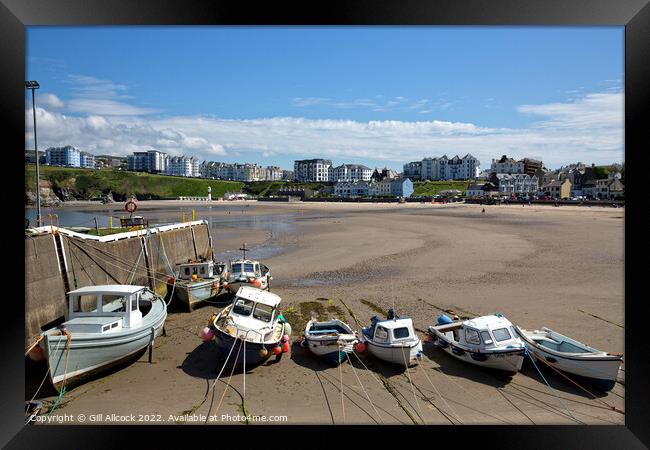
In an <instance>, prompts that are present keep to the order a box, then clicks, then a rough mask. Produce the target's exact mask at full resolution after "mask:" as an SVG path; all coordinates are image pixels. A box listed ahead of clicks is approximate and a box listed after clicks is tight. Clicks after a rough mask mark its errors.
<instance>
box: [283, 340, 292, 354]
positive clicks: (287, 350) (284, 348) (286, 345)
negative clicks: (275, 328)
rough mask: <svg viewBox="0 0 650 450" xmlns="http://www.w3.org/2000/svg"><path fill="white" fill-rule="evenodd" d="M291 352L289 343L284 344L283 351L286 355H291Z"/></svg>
mask: <svg viewBox="0 0 650 450" xmlns="http://www.w3.org/2000/svg"><path fill="white" fill-rule="evenodd" d="M290 350H291V344H289V341H287V342H285V343H284V344H282V351H283V352H284V353H289V351H290Z"/></svg>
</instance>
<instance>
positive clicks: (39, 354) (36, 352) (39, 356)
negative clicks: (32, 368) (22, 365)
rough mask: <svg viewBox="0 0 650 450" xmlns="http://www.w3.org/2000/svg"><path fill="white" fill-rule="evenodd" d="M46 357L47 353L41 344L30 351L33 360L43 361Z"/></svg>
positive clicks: (30, 357)
mask: <svg viewBox="0 0 650 450" xmlns="http://www.w3.org/2000/svg"><path fill="white" fill-rule="evenodd" d="M44 358H45V353H44V352H43V349H42V348H41V347H40V345H37V346H36V347H34V348H33V349H31V350H30V351H29V359H31V360H32V361H42V360H43V359H44Z"/></svg>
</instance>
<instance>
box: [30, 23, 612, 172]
mask: <svg viewBox="0 0 650 450" xmlns="http://www.w3.org/2000/svg"><path fill="white" fill-rule="evenodd" d="M623 37H624V29H623V27H575V28H569V27H353V28H345V27H300V28H291V27H239V28H238V27H29V28H28V33H27V61H26V63H27V75H28V79H35V80H38V81H39V83H40V84H41V86H42V87H41V89H40V90H39V91H38V92H37V96H38V98H37V106H38V107H39V110H38V119H39V120H38V126H39V148H45V147H47V146H50V145H66V144H70V145H75V146H77V147H79V148H81V149H82V150H88V151H91V152H92V153H96V154H128V153H130V152H132V151H134V150H139V149H145V148H157V149H160V150H163V151H167V152H168V153H170V154H186V155H192V154H194V155H197V156H198V157H200V158H201V159H208V160H217V161H226V162H236V161H239V162H256V163H259V164H263V165H270V164H275V165H280V166H281V167H283V168H291V167H292V166H293V160H294V159H300V158H310V157H318V156H322V157H327V158H330V159H332V160H333V161H334V163H335V164H340V163H343V162H360V163H364V164H366V165H368V166H371V167H383V166H388V167H391V168H397V169H399V168H401V166H402V164H403V163H405V162H407V161H411V160H417V159H420V158H422V157H423V156H441V155H442V154H447V155H448V156H453V155H455V154H460V156H463V155H464V154H466V153H471V154H473V155H474V156H477V157H478V158H479V159H480V160H481V163H482V167H483V168H485V167H488V166H489V163H490V159H491V158H497V157H499V156H501V155H502V154H504V153H507V154H508V155H512V156H514V157H516V158H521V157H526V156H529V157H536V158H540V159H542V160H544V161H545V163H546V165H547V167H557V166H560V165H562V164H567V163H570V162H576V161H582V162H586V163H590V162H595V163H597V164H600V163H611V162H621V161H623V93H622V90H623V79H624V40H623ZM26 102H27V105H26V106H27V107H28V108H31V102H30V101H29V98H26ZM28 113H30V111H26V118H29V117H30V116H29V114H28ZM26 125H27V127H28V131H27V134H26V140H27V142H26V146H27V147H29V148H31V147H32V144H31V142H33V141H32V139H33V137H32V133H31V122H30V121H29V120H26Z"/></svg>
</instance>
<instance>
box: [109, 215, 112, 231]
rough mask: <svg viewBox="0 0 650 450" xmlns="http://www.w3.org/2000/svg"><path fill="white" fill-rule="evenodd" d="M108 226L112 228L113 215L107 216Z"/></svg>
mask: <svg viewBox="0 0 650 450" xmlns="http://www.w3.org/2000/svg"><path fill="white" fill-rule="evenodd" d="M108 228H110V229H113V216H108Z"/></svg>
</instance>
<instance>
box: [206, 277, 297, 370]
mask: <svg viewBox="0 0 650 450" xmlns="http://www.w3.org/2000/svg"><path fill="white" fill-rule="evenodd" d="M280 301H281V298H280V297H279V296H278V295H276V294H272V293H270V292H266V291H263V290H261V289H257V288H253V287H249V286H243V287H241V288H239V290H238V291H237V294H235V299H234V300H233V302H232V304H230V305H228V306H227V307H226V308H224V309H223V310H222V311H221V312H220V313H219V314H213V316H212V317H211V318H210V320H209V321H208V323H209V327H208V330H207V331H205V330H204V331H205V334H204V336H203V339H204V340H206V341H209V340H212V338H216V343H217V347H218V348H219V351H220V352H221V353H222V354H223V355H224V356H227V355H228V354H230V355H231V360H230V363H231V364H234V365H236V366H238V367H239V366H242V365H243V364H244V361H245V364H246V366H247V367H254V366H256V365H259V364H262V363H263V362H265V361H266V360H267V359H268V358H269V357H270V356H271V355H275V356H276V359H277V360H279V359H281V358H282V354H283V353H287V352H289V350H290V342H289V335H290V334H291V327H290V325H289V323H288V322H287V321H286V320H285V318H284V317H283V316H282V314H281V313H280V311H279V304H280ZM233 345H234V346H235V347H237V348H234V347H233ZM233 348H234V351H233V352H232V353H231V352H230V350H231V349H233ZM239 349H240V350H241V351H240V350H239ZM237 355H239V356H237Z"/></svg>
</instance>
